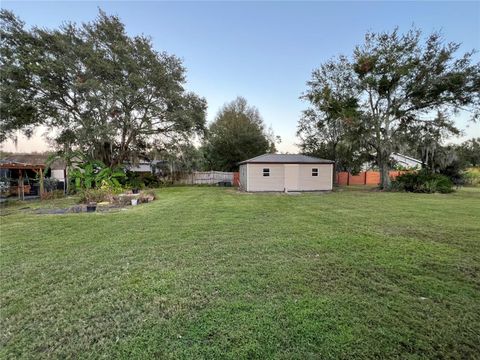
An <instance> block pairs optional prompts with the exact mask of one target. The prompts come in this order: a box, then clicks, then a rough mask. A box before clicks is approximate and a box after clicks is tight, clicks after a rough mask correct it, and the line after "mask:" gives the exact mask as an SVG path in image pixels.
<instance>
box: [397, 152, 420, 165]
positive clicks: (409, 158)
mask: <svg viewBox="0 0 480 360" xmlns="http://www.w3.org/2000/svg"><path fill="white" fill-rule="evenodd" d="M392 155H393V156H398V157H402V158H405V159H408V160H411V161H413V162H416V163H418V164H422V161H421V160H418V159H415V158H413V157H411V156H408V155H404V154H400V153H393V154H392Z"/></svg>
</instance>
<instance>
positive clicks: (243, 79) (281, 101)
mask: <svg viewBox="0 0 480 360" xmlns="http://www.w3.org/2000/svg"><path fill="white" fill-rule="evenodd" d="M2 7H3V8H7V9H10V10H13V11H14V12H15V13H16V14H17V15H19V16H20V17H21V18H22V19H23V20H24V21H25V22H26V23H27V25H38V26H43V27H49V28H52V27H58V26H59V25H60V24H61V23H62V22H64V21H75V22H83V21H89V20H93V19H94V18H95V16H96V14H97V11H98V8H99V7H100V8H102V9H103V10H105V11H106V12H107V13H108V14H116V15H118V16H120V18H121V19H122V21H123V22H124V23H125V24H126V28H127V31H128V32H129V33H130V34H132V35H135V34H140V33H143V34H145V35H149V36H151V38H152V40H153V44H154V46H155V48H156V49H157V50H165V51H167V52H169V53H173V54H175V55H177V56H179V57H180V58H182V59H183V61H184V64H185V66H186V67H187V69H188V75H187V76H188V83H187V88H188V89H190V90H193V91H195V92H196V93H198V94H199V95H201V96H204V97H205V98H206V99H207V101H208V120H209V121H211V120H212V119H213V118H214V116H215V114H216V112H217V111H218V109H219V107H220V106H221V105H222V104H223V103H225V102H227V101H231V100H233V99H234V98H235V97H236V96H238V95H241V96H244V97H245V98H246V99H247V100H248V101H249V103H250V104H252V105H255V106H257V107H258V108H259V110H260V113H261V114H262V116H263V118H264V120H265V122H266V124H267V125H269V126H270V125H271V126H272V127H273V129H274V132H275V133H276V134H277V135H280V136H281V137H282V140H283V141H282V143H281V144H280V146H279V150H280V151H289V152H294V151H295V150H296V149H295V146H294V144H295V143H296V142H297V139H296V138H295V132H296V125H297V121H298V119H299V117H300V114H301V111H302V110H303V109H305V108H306V106H307V104H306V103H305V102H303V101H301V100H300V99H299V96H300V95H301V93H302V92H303V91H304V90H305V89H306V85H305V83H306V81H307V80H308V79H309V78H310V74H311V71H312V70H313V69H314V68H315V67H317V66H318V65H319V64H321V63H322V62H323V61H325V60H327V59H329V58H331V57H333V56H336V55H338V54H341V53H343V54H351V52H352V49H353V48H354V46H355V45H357V44H360V43H361V42H362V39H363V36H364V34H365V32H366V31H369V30H373V31H384V30H391V29H393V28H394V27H395V26H399V27H400V30H402V31H403V30H405V31H406V30H407V29H409V27H410V26H411V25H412V24H413V25H415V26H417V27H419V28H421V29H423V30H424V32H426V33H429V32H431V31H435V30H441V31H442V32H443V34H444V35H445V37H446V39H447V40H450V41H455V42H461V43H462V44H463V45H462V51H467V50H470V49H472V48H476V49H480V2H458V1H456V2H156V1H150V2H141V1H135V2H133V1H109V2H93V1H89V2H72V1H68V2H67V1H65V2H40V1H36V2H24V1H22V2H20V1H3V2H2ZM477 58H479V56H478V54H477ZM459 125H460V127H462V128H463V129H465V130H466V135H467V136H466V137H472V136H480V126H479V125H478V124H477V125H470V126H469V127H468V128H466V126H467V122H466V120H465V118H461V119H459ZM22 143H23V144H20V145H21V146H20V147H19V148H18V150H24V151H29V150H39V149H40V147H42V146H41V140H40V138H39V137H37V138H36V139H34V140H33V141H30V142H26V141H24V140H22ZM29 144H30V145H29ZM9 147H11V146H7V148H6V149H8V148H9Z"/></svg>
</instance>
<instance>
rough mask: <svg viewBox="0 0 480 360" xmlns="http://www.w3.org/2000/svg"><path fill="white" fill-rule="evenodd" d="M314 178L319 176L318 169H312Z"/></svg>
mask: <svg viewBox="0 0 480 360" xmlns="http://www.w3.org/2000/svg"><path fill="white" fill-rule="evenodd" d="M312 176H318V169H317V168H313V169H312Z"/></svg>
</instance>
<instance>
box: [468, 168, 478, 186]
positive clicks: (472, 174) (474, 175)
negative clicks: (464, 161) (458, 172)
mask: <svg viewBox="0 0 480 360" xmlns="http://www.w3.org/2000/svg"><path fill="white" fill-rule="evenodd" d="M464 178H465V185H470V186H480V168H479V167H476V168H475V167H472V168H469V169H467V171H465V174H464Z"/></svg>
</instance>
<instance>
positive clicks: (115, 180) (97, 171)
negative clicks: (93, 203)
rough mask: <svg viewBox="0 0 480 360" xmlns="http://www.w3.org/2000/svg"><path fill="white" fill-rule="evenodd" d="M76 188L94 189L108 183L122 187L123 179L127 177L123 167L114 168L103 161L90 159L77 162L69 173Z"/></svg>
mask: <svg viewBox="0 0 480 360" xmlns="http://www.w3.org/2000/svg"><path fill="white" fill-rule="evenodd" d="M69 177H70V179H71V180H72V181H73V182H74V183H75V187H76V189H77V190H78V189H92V188H96V187H100V186H101V185H102V184H107V185H108V186H111V187H121V183H120V182H121V181H122V180H123V179H125V178H126V175H125V172H124V171H123V169H122V168H120V167H116V168H114V169H112V168H110V167H107V166H105V164H104V163H102V162H101V161H88V162H85V163H82V164H77V165H76V167H75V168H72V169H71V170H70V173H69Z"/></svg>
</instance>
